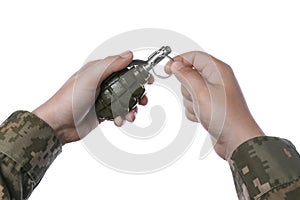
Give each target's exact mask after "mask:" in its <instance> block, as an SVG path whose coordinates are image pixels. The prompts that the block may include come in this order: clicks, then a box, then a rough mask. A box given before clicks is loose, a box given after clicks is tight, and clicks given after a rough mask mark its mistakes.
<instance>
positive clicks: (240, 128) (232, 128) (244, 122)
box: [165, 51, 264, 159]
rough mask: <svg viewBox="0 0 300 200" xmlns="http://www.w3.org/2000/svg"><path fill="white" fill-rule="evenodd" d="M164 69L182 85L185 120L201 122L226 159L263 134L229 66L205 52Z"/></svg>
mask: <svg viewBox="0 0 300 200" xmlns="http://www.w3.org/2000/svg"><path fill="white" fill-rule="evenodd" d="M174 61H175V62H173V63H169V64H168V65H167V66H166V67H165V71H166V72H167V73H173V74H174V75H175V76H176V78H177V79H178V80H179V81H180V83H181V91H182V95H183V104H184V106H185V113H186V117H187V118H188V119H189V120H191V121H194V122H201V124H202V125H203V126H204V128H205V129H206V130H208V132H209V133H210V135H211V139H212V140H213V143H215V145H214V149H215V151H216V153H217V154H218V155H219V156H220V157H222V158H223V159H227V158H228V156H230V155H231V153H232V152H233V151H234V150H235V149H236V148H237V147H238V146H239V145H240V144H242V143H243V142H245V141H247V140H248V139H251V138H253V137H256V136H262V135H264V133H263V131H262V130H261V129H260V128H259V126H258V125H257V123H256V122H255V120H254V119H253V117H252V115H251V113H250V111H249V109H248V106H247V104H246V101H245V99H244V97H243V94H242V91H241V89H240V87H239V84H238V82H237V80H236V78H235V76H234V73H233V71H232V69H231V67H230V66H228V65H227V64H225V63H223V62H222V61H220V60H218V59H216V58H214V57H212V56H210V55H209V54H206V53H204V52H199V51H193V52H187V53H184V54H182V55H179V56H176V57H175V58H174Z"/></svg>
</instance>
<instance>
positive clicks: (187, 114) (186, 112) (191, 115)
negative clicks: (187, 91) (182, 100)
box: [185, 110, 199, 122]
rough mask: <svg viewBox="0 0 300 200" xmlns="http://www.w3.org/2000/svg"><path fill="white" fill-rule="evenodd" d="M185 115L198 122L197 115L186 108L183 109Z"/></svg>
mask: <svg viewBox="0 0 300 200" xmlns="http://www.w3.org/2000/svg"><path fill="white" fill-rule="evenodd" d="M185 116H186V118H188V119H189V120H190V121H192V122H199V121H198V119H197V117H196V116H195V115H194V114H192V113H190V112H188V111H187V110H185Z"/></svg>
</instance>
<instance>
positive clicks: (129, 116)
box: [125, 110, 135, 122]
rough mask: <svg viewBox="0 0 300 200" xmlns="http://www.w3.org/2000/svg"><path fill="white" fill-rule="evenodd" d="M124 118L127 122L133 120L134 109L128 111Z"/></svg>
mask: <svg viewBox="0 0 300 200" xmlns="http://www.w3.org/2000/svg"><path fill="white" fill-rule="evenodd" d="M125 119H126V120H127V121H129V122H133V121H134V120H135V111H133V110H131V111H130V112H129V113H127V114H126V115H125Z"/></svg>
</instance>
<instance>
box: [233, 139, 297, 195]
mask: <svg viewBox="0 0 300 200" xmlns="http://www.w3.org/2000/svg"><path fill="white" fill-rule="evenodd" d="M229 163H230V168H231V171H232V174H233V178H234V182H235V186H236V190H237V193H238V197H239V199H260V200H263V199H268V200H277V199H278V200H279V199H280V200H296V199H300V156H299V154H298V152H297V151H296V149H295V147H294V146H293V144H292V143H291V142H289V141H287V140H285V139H281V138H276V137H266V136H264V137H257V138H253V139H251V140H249V141H247V142H245V143H244V144H242V145H240V146H239V147H238V148H237V149H236V150H235V151H234V152H233V154H232V156H231V158H230V159H229Z"/></svg>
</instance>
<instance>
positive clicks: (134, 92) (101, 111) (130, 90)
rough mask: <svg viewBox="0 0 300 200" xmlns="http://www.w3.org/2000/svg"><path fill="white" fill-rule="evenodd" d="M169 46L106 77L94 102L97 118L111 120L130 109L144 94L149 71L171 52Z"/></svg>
mask: <svg viewBox="0 0 300 200" xmlns="http://www.w3.org/2000/svg"><path fill="white" fill-rule="evenodd" d="M171 51H172V50H171V48H170V47H169V46H163V47H161V48H160V49H159V50H157V51H155V52H153V53H152V54H151V55H150V56H149V58H148V60H147V61H143V60H133V61H132V62H131V63H130V64H129V65H128V66H127V67H126V68H125V69H123V70H121V71H118V72H115V73H113V74H111V75H110V76H109V77H108V78H106V79H105V80H104V81H103V82H102V84H101V89H100V94H99V96H98V98H97V99H96V102H95V109H96V114H97V117H98V118H101V119H107V120H113V119H114V118H115V117H117V116H124V115H126V114H127V113H128V112H129V111H130V110H132V109H133V108H134V107H135V106H136V105H137V103H138V101H139V100H140V99H141V98H142V97H143V95H144V94H145V84H146V83H147V82H148V79H149V77H150V73H149V71H150V70H151V69H152V68H153V67H154V66H156V65H157V64H158V63H159V62H160V61H162V60H163V59H164V58H165V57H168V58H169V59H171V60H172V58H170V57H169V56H168V55H169V54H170V53H171Z"/></svg>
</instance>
